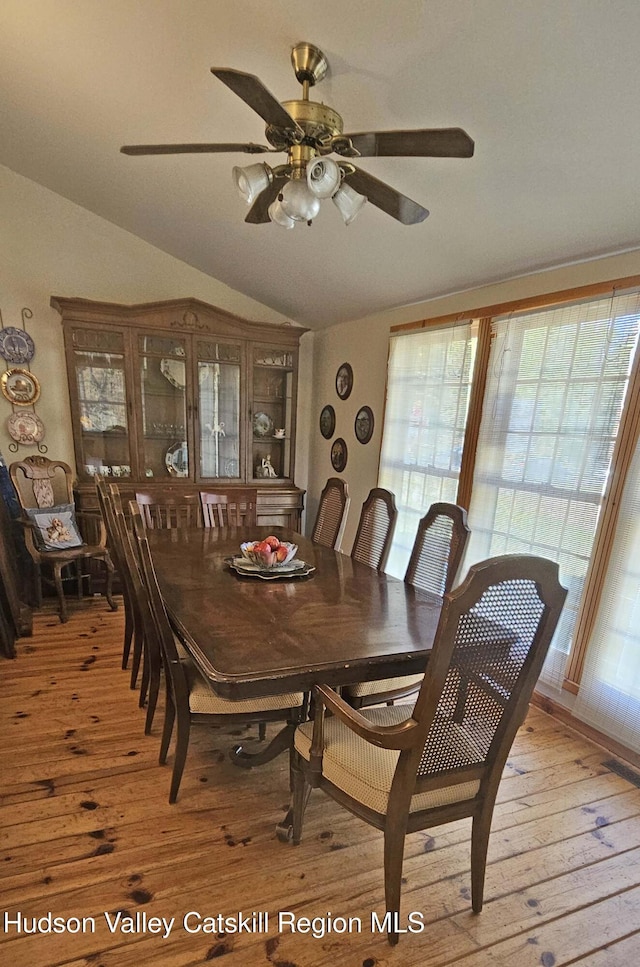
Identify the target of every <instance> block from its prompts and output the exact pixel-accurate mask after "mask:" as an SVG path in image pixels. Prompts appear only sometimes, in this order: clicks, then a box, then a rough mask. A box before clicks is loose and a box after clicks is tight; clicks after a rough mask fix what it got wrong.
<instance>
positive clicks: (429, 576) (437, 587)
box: [343, 501, 470, 708]
mask: <svg viewBox="0 0 640 967" xmlns="http://www.w3.org/2000/svg"><path fill="white" fill-rule="evenodd" d="M469 533H470V531H469V527H468V526H467V513H466V511H465V509H464V508H463V507H459V506H458V505H457V504H448V503H444V502H441V501H439V502H437V503H434V504H432V505H431V507H430V508H429V510H428V511H427V513H426V514H425V516H424V517H423V518H422V520H421V521H420V523H419V524H418V530H417V533H416V537H415V540H414V543H413V548H412V550H411V556H410V558H409V564H408V565H407V570H406V572H405V577H404V580H405V583H406V584H410V585H412V586H413V587H416V588H420V589H421V590H422V591H428V592H430V593H431V594H436V595H438V597H442V595H443V594H444V593H445V592H446V591H449V590H451V587H452V586H453V582H454V581H455V578H456V574H457V573H458V569H459V567H460V563H461V561H462V555H463V554H464V550H465V547H466V544H467V540H468V538H469ZM421 681H422V675H405V676H401V677H398V678H386V679H384V680H377V681H373V682H359V683H358V684H355V685H349V686H347V687H346V688H345V689H344V690H343V696H344V698H345V699H346V700H347V701H348V702H349V704H350V705H351V706H352V707H353V708H363V707H365V706H368V705H380V704H381V703H383V702H388V703H392V702H395V701H396V700H397V699H401V698H408V697H409V696H411V695H414V694H415V693H417V691H418V689H419V688H420V683H421Z"/></svg>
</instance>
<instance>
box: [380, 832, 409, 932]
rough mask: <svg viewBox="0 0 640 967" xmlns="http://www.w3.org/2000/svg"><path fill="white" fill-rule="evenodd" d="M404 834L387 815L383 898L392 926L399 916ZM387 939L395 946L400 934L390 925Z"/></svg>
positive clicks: (395, 923)
mask: <svg viewBox="0 0 640 967" xmlns="http://www.w3.org/2000/svg"><path fill="white" fill-rule="evenodd" d="M405 834H406V827H405V826H404V825H399V824H397V823H394V822H393V821H391V822H389V817H388V816H387V825H386V826H385V830H384V898H385V904H386V911H387V913H390V914H391V916H392V918H393V921H394V927H395V926H396V925H397V922H398V919H399V917H400V891H401V888H402V863H403V860H404V838H405ZM387 939H388V941H389V943H390V944H391V945H392V946H395V944H397V942H398V940H399V939H400V935H399V934H398V932H397V930H396V929H393V927H392V928H391V929H390V930H388V931H387Z"/></svg>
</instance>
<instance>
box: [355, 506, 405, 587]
mask: <svg viewBox="0 0 640 967" xmlns="http://www.w3.org/2000/svg"><path fill="white" fill-rule="evenodd" d="M397 517H398V508H397V507H396V500H395V497H394V496H393V494H392V493H391V491H390V490H385V489H384V488H383V487H374V488H373V490H371V491H369V496H368V497H367V499H366V500H365V502H364V503H363V505H362V511H361V512H360V520H359V521H358V530H357V531H356V536H355V538H354V541H353V547H352V548H351V557H352V558H353V559H354V561H360V563H361V564H366V565H367V566H368V567H375V568H376V569H377V570H378V571H384V566H385V564H386V563H387V558H388V556H389V551H390V550H391V541H392V539H393V531H394V529H395V526H396V520H397Z"/></svg>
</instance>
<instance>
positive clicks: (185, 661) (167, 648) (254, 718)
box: [127, 502, 306, 803]
mask: <svg viewBox="0 0 640 967" xmlns="http://www.w3.org/2000/svg"><path fill="white" fill-rule="evenodd" d="M132 503H133V502H132ZM132 522H133V532H134V537H133V539H134V541H135V542H136V543H137V548H138V554H139V559H140V562H141V566H142V576H143V588H142V589H143V592H144V593H143V594H142V596H141V599H140V604H141V612H142V614H143V618H144V621H145V641H148V642H149V653H150V654H151V655H152V656H153V660H157V657H158V656H160V657H161V660H162V664H163V668H164V677H165V688H166V692H165V713H164V726H163V730H162V740H161V744H160V764H161V765H164V764H165V763H166V761H167V754H168V751H169V744H170V742H171V736H172V734H173V728H174V723H175V725H176V744H175V754H174V761H173V773H172V777H171V787H170V792H169V802H170V803H174V802H175V801H176V798H177V796H178V790H179V788H180V782H181V779H182V773H183V771H184V765H185V761H186V757H187V749H188V746H189V734H190V731H191V725H192V724H195V723H203V722H206V723H208V724H210V725H230V724H234V723H237V724H245V723H249V722H255V723H257V724H258V725H261V724H262V723H265V722H272V721H283V720H286V721H287V722H288V723H289V725H290V727H291V732H293V729H294V727H295V724H296V723H297V722H298V721H300V720H301V719H302V718H303V717H304V709H305V702H306V698H305V696H304V694H303V693H302V692H291V693H287V694H283V695H269V696H265V697H264V698H255V699H241V700H238V701H232V700H230V699H225V698H221V697H220V696H219V695H217V694H216V692H215V691H214V690H213V688H212V687H211V686H210V685H209V683H208V682H207V681H206V679H205V678H204V677H203V676H202V675H201V674H200V672H199V671H198V669H197V667H196V665H195V664H194V663H193V661H192V660H191V658H190V657H189V654H188V652H187V651H186V650H185V648H184V647H183V646H182V645H181V644H180V642H179V641H177V639H176V638H175V637H174V634H173V631H172V628H171V625H170V623H169V618H168V615H167V612H166V610H165V606H164V601H163V599H162V594H161V592H160V588H159V586H158V581H157V578H156V573H155V568H154V566H153V561H152V558H151V552H150V550H149V543H148V540H147V534H146V530H145V527H144V525H143V523H142V519H141V517H140V515H139V514H136V513H135V505H134V507H132ZM127 536H128V535H127ZM262 735H263V732H262V731H261V737H262Z"/></svg>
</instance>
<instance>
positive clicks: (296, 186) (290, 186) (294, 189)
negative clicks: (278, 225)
mask: <svg viewBox="0 0 640 967" xmlns="http://www.w3.org/2000/svg"><path fill="white" fill-rule="evenodd" d="M281 204H282V210H283V212H284V213H285V215H288V216H289V218H293V220H294V221H296V222H310V221H311V219H312V218H315V217H316V215H317V214H318V212H319V211H320V199H319V198H316V196H315V195H314V194H313V192H311V191H310V190H309V186H308V185H307V182H306V181H303V180H302V179H301V178H295V179H293V180H292V181H288V182H287V183H286V185H285V186H284V188H283V189H282V202H281Z"/></svg>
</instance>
